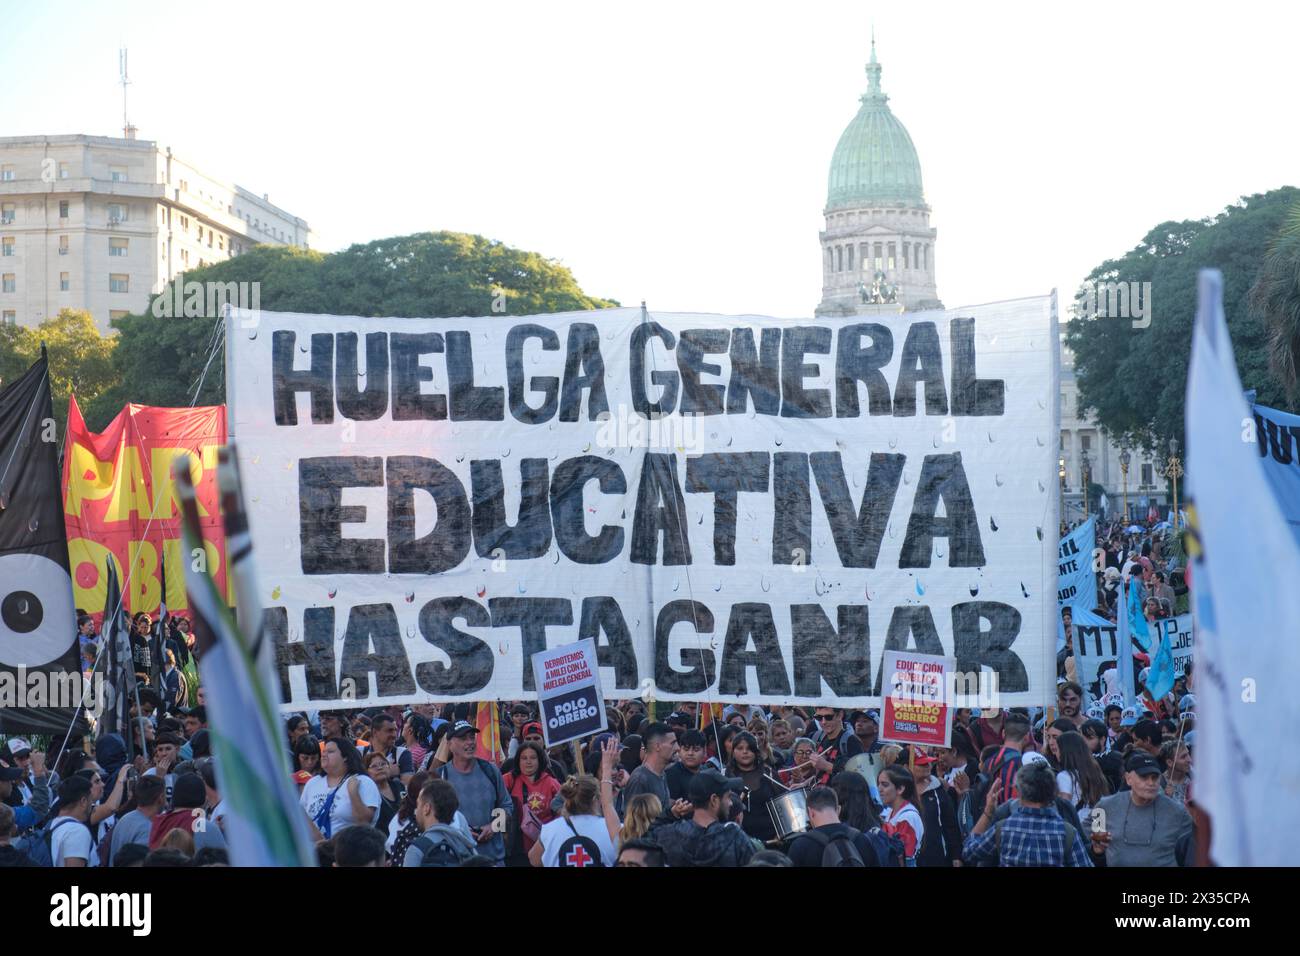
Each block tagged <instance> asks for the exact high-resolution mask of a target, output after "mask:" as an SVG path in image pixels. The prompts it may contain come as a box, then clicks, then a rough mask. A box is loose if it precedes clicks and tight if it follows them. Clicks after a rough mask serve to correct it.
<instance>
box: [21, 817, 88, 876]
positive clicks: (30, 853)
mask: <svg viewBox="0 0 1300 956" xmlns="http://www.w3.org/2000/svg"><path fill="white" fill-rule="evenodd" d="M61 819H62V820H71V819H72V818H71V817H55V818H54V819H53V820H51V821H50V822H49V823H48V824H47V825H46V826H44V827H40V828H38V829H35V830H32V832H31V833H29V834H27V836H25V837H22V838H20V839H17V840H15V841H14V847H15V848H16V849H18V850H19V851H21V852H23V853H25V854H27V859H29V860H31V861H32V862H33V863H35V864H36V865H37V866H53V865H54V845H53V839H54V831H55V830H56V829H58V827H56V826H55V824H56V823H58V822H59V820H61ZM72 822H73V823H76V822H77V821H76V820H73V821H72Z"/></svg>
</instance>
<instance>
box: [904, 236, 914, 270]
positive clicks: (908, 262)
mask: <svg viewBox="0 0 1300 956" xmlns="http://www.w3.org/2000/svg"><path fill="white" fill-rule="evenodd" d="M903 268H904V269H910V268H912V251H911V243H908V242H905V243H903Z"/></svg>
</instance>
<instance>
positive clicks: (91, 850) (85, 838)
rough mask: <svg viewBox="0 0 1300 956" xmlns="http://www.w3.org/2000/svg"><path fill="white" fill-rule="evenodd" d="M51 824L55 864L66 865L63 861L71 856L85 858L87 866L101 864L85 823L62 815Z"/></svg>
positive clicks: (51, 843)
mask: <svg viewBox="0 0 1300 956" xmlns="http://www.w3.org/2000/svg"><path fill="white" fill-rule="evenodd" d="M65 820H66V821H67V822H66V823H65V822H63V821H65ZM51 825H52V826H53V827H54V829H53V830H52V831H51V832H50V855H51V856H52V857H53V858H54V865H55V866H64V865H65V864H64V862H63V861H64V860H65V859H67V858H69V857H71V858H73V859H77V858H80V859H83V860H85V861H86V866H99V854H98V853H96V852H95V845H94V842H93V841H92V840H91V839H90V831H89V830H87V829H86V827H85V825H84V824H82V823H79V822H78V821H76V820H73V819H72V818H71V817H60V818H59V819H58V820H56V821H53V822H52V823H51Z"/></svg>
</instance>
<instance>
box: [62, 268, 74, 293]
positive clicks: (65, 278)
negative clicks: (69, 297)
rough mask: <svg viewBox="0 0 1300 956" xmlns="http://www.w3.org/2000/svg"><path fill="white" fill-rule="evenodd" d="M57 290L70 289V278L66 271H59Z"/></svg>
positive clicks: (67, 290)
mask: <svg viewBox="0 0 1300 956" xmlns="http://www.w3.org/2000/svg"><path fill="white" fill-rule="evenodd" d="M59 291H60V292H70V291H72V278H71V276H70V275H69V273H67V272H60V273H59Z"/></svg>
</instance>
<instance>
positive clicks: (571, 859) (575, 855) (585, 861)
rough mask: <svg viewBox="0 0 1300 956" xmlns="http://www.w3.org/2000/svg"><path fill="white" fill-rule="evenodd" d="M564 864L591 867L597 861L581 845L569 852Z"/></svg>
mask: <svg viewBox="0 0 1300 956" xmlns="http://www.w3.org/2000/svg"><path fill="white" fill-rule="evenodd" d="M564 862H565V863H567V864H569V866H591V864H592V863H594V862H595V860H594V858H593V857H592V856H591V854H590V853H588V852H587V848H586V847H584V846H583V845H582V844H581V843H579V844H578V845H577V846H575V847H574V848H573V849H572V850H570V851H569V854H568V856H566V857H565V858H564Z"/></svg>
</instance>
